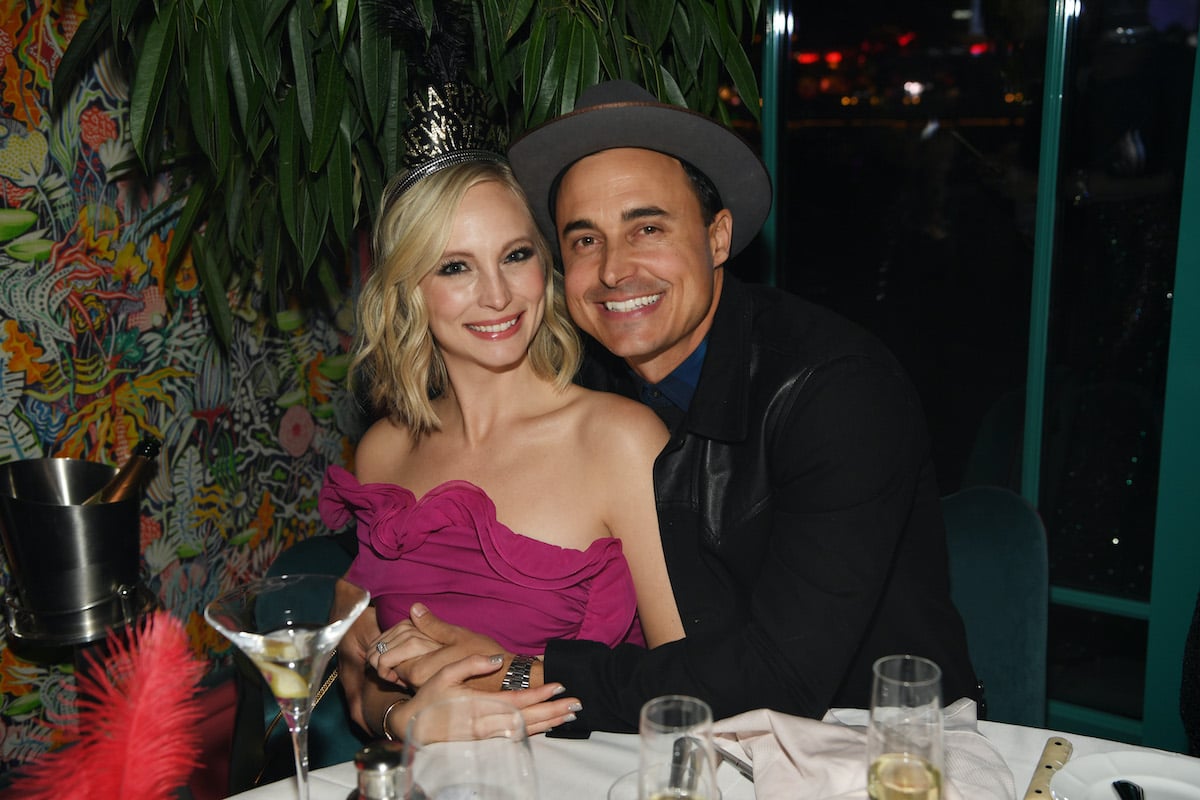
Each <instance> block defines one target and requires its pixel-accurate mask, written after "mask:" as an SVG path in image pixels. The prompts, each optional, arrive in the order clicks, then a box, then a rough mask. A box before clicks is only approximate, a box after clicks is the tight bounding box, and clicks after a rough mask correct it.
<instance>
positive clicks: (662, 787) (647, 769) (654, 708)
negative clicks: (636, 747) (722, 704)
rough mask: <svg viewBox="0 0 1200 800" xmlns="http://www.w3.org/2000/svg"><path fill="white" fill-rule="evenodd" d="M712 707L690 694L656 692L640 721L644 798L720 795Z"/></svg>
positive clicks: (711, 798) (692, 799) (685, 799)
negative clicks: (661, 693) (662, 693)
mask: <svg viewBox="0 0 1200 800" xmlns="http://www.w3.org/2000/svg"><path fill="white" fill-rule="evenodd" d="M712 725H713V719H712V709H711V708H709V706H708V703H705V702H704V701H703V700H700V699H698V698H695V697H688V696H687V695H679V694H671V695H665V696H663V697H656V698H654V699H653V700H650V701H649V702H647V703H646V704H645V705H644V706H642V714H641V719H640V721H639V723H638V734H639V737H640V740H641V741H640V745H641V750H640V760H639V763H638V771H639V773H640V775H641V778H640V780H639V784H640V786H639V797H640V800H667V798H679V799H680V800H719V799H720V797H721V790H720V789H719V788H718V787H717V769H716V757H715V752H714V750H713V740H712Z"/></svg>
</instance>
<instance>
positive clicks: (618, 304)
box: [604, 292, 662, 313]
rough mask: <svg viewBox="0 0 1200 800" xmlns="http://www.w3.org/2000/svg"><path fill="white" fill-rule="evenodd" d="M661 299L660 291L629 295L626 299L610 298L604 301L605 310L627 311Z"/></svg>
mask: <svg viewBox="0 0 1200 800" xmlns="http://www.w3.org/2000/svg"><path fill="white" fill-rule="evenodd" d="M661 299H662V292H659V293H657V294H647V295H643V296H641V297H631V298H630V299H628V300H610V301H608V302H606V303H604V310H605V311H614V312H618V313H624V312H628V311H637V310H638V309H639V308H645V307H646V306H652V305H654V304H655V303H657V302H658V301H659V300H661Z"/></svg>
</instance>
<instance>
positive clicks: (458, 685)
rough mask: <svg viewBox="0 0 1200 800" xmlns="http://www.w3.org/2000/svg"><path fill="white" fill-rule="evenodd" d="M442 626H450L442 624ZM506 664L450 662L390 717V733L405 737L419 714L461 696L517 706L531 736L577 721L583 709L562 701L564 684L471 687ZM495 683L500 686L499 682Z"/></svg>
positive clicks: (489, 660) (472, 660) (496, 659)
mask: <svg viewBox="0 0 1200 800" xmlns="http://www.w3.org/2000/svg"><path fill="white" fill-rule="evenodd" d="M438 623H439V624H441V625H445V624H446V623H444V622H441V621H440V620H438ZM448 627H453V626H448ZM472 635H474V634H472ZM483 638H486V637H483ZM503 663H504V660H503V659H502V658H500V657H498V656H492V657H488V658H485V657H483V656H478V655H473V656H468V657H466V658H464V659H461V660H459V661H453V662H450V663H449V664H447V665H446V666H444V667H442V668H441V669H439V670H438V671H437V672H435V673H434V674H433V675H432V676H430V678H429V680H428V681H427V682H426V683H425V685H424V686H423V687H422V688H421V690H420V691H419V692H417V694H416V695H415V696H414V697H413V699H412V700H409V701H408V702H407V703H404V704H402V705H400V706H397V707H396V709H395V710H394V711H393V712H392V713H391V714H390V715H388V720H387V724H388V729H389V730H391V731H393V732H394V733H395V735H399V736H402V735H403V733H404V731H405V730H406V729H407V727H408V721H409V720H410V719H411V718H412V716H413V715H414V714H416V713H417V712H418V711H420V710H421V709H423V708H426V707H428V706H429V705H430V704H432V703H436V702H438V701H439V700H445V699H447V698H450V697H457V696H460V695H474V696H477V697H491V698H493V699H496V700H503V701H504V702H506V703H509V704H510V705H513V706H515V707H516V708H518V709H519V710H520V711H521V716H522V717H524V719H525V729H526V732H527V733H530V734H534V733H541V732H543V731H548V730H550V729H551V728H553V727H555V726H556V725H562V724H563V723H566V722H570V721H572V720H574V719H575V712H576V711H579V710H581V709H582V706H581V705H580V703H579V700H578V699H577V698H574V697H559V695H561V694H563V692H564V689H563V686H562V684H558V683H550V684H546V685H544V686H538V687H533V688H529V689H523V690H521V691H516V692H501V691H496V692H485V691H480V690H478V689H473V688H471V687H470V684H473V683H475V682H477V681H479V680H480V679H483V678H486V677H487V676H494V675H495V674H496V673H497V672H499V671H500V667H501V666H502V665H503ZM493 682H495V683H496V684H497V685H498V684H499V681H498V680H496V681H493ZM556 698H557V699H556Z"/></svg>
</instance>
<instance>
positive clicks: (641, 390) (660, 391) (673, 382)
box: [630, 337, 708, 411]
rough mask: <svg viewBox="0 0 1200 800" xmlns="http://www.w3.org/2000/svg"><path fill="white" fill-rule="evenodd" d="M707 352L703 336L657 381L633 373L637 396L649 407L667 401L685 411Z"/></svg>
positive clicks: (706, 340) (693, 393)
mask: <svg viewBox="0 0 1200 800" xmlns="http://www.w3.org/2000/svg"><path fill="white" fill-rule="evenodd" d="M707 352H708V338H707V337H705V338H704V339H703V340H702V341H701V342H700V346H699V347H697V348H696V349H695V350H693V351H692V353H691V355H689V356H688V357H687V358H685V359H684V360H683V363H682V364H680V365H679V366H678V367H676V368H675V369H673V370H671V373H670V374H669V375H667V377H665V378H663V379H662V380H661V381H659V382H658V383H650V382H649V381H646V380H643V379H642V378H641V377H640V376H638V375H637V373H633V379H634V381H635V382H636V383H637V387H638V397H639V398H640V399H641V401H642V402H643V403H645V404H646V405H648V406H651V407H657V406H662V405H663V404H664V403H669V404H671V405H673V406H675V407H676V408H678V409H680V410H681V411H687V410H688V407H689V406H690V405H691V404H692V397H693V396H694V395H695V394H696V386H697V385H699V383H700V369H701V368H702V367H703V366H704V355H705V353H707ZM630 372H632V370H630Z"/></svg>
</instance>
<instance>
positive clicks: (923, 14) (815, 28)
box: [792, 0, 969, 44]
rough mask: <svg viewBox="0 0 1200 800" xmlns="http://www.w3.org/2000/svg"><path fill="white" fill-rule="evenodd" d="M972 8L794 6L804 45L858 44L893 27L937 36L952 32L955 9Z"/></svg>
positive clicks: (919, 2) (937, 4)
mask: <svg viewBox="0 0 1200 800" xmlns="http://www.w3.org/2000/svg"><path fill="white" fill-rule="evenodd" d="M968 5H969V0H961V2H959V1H958V0H899V1H898V2H888V0H839V1H838V2H819V3H818V2H811V0H809V2H794V3H792V14H793V15H794V17H795V32H796V34H797V35H798V38H799V41H800V42H801V43H806V42H812V43H820V44H832V43H834V42H840V43H850V42H857V41H860V40H861V39H863V38H864V37H865V36H867V35H868V34H869V33H870V32H871V31H872V30H874V29H878V28H885V27H892V26H894V27H897V28H902V29H908V30H914V31H918V32H919V33H921V34H922V35H928V36H935V35H937V34H939V33H940V32H944V31H946V30H948V29H950V27H951V25H952V24H953V22H952V20H951V19H950V12H951V10H952V9H954V8H956V7H967V6H968ZM957 25H959V26H960V27H965V23H961V22H959V23H957Z"/></svg>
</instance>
